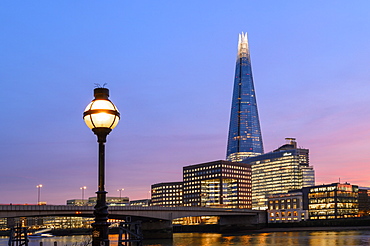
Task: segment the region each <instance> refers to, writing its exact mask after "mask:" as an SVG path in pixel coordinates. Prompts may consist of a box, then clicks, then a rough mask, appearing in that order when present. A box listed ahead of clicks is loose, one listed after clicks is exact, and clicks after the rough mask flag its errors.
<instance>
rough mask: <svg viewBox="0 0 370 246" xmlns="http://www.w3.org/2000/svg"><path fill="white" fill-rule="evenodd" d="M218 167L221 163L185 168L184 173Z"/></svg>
mask: <svg viewBox="0 0 370 246" xmlns="http://www.w3.org/2000/svg"><path fill="white" fill-rule="evenodd" d="M218 167H221V165H220V164H218V165H212V166H205V167H198V168H191V169H184V173H188V172H195V171H202V170H208V169H214V168H218Z"/></svg>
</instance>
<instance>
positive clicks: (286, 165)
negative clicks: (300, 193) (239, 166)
mask: <svg viewBox="0 0 370 246" xmlns="http://www.w3.org/2000/svg"><path fill="white" fill-rule="evenodd" d="M286 140H287V141H289V143H287V144H284V145H283V146H281V147H279V148H278V149H276V150H274V151H272V152H269V153H266V154H262V155H259V156H255V157H250V158H248V159H246V160H245V161H243V162H244V163H248V164H250V165H251V166H252V207H253V209H260V210H266V209H267V197H268V196H269V195H272V194H278V193H287V192H288V191H290V190H295V189H301V188H303V187H307V186H314V185H315V172H314V169H313V167H312V166H310V165H309V150H308V149H302V148H297V142H296V141H295V138H286Z"/></svg>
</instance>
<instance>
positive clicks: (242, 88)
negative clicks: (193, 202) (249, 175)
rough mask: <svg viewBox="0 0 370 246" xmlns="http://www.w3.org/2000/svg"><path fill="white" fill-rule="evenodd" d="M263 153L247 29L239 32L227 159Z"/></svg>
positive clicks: (243, 157)
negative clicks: (244, 31)
mask: <svg viewBox="0 0 370 246" xmlns="http://www.w3.org/2000/svg"><path fill="white" fill-rule="evenodd" d="M260 154H263V143H262V135H261V127H260V122H259V117H258V109H257V101H256V94H255V90H254V84H253V76H252V66H251V58H250V53H249V47H248V37H247V33H245V34H244V33H241V34H239V43H238V55H237V59H236V68H235V78H234V91H233V98H232V105H231V115H230V126H229V137H228V144H227V154H226V159H227V160H228V161H233V162H240V161H243V160H245V159H247V158H248V157H252V156H256V155H260Z"/></svg>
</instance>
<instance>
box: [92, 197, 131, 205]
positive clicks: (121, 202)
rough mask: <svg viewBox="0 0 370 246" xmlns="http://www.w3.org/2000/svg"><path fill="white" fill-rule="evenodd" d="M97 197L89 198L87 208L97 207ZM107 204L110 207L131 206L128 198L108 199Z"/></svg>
mask: <svg viewBox="0 0 370 246" xmlns="http://www.w3.org/2000/svg"><path fill="white" fill-rule="evenodd" d="M96 199H97V197H96V196H94V197H89V200H88V202H87V206H95V204H96ZM106 202H107V205H108V206H128V205H130V202H129V198H128V197H107V198H106Z"/></svg>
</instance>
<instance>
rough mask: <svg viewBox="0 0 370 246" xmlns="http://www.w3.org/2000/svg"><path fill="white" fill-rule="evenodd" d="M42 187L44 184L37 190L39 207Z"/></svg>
mask: <svg viewBox="0 0 370 246" xmlns="http://www.w3.org/2000/svg"><path fill="white" fill-rule="evenodd" d="M41 187H42V184H39V185H36V188H37V205H40V196H41Z"/></svg>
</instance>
